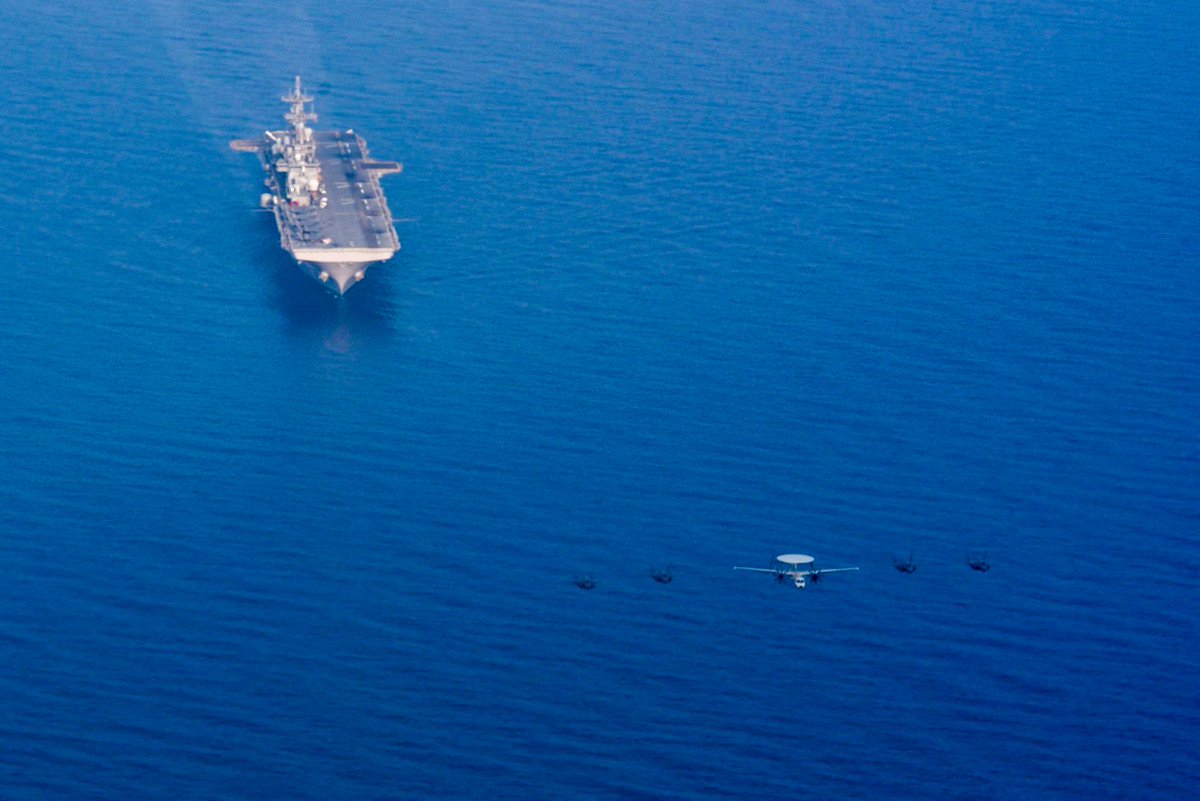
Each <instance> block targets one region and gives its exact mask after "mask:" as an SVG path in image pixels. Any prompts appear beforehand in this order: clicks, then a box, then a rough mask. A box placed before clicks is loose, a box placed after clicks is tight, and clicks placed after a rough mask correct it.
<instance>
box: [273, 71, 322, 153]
mask: <svg viewBox="0 0 1200 801" xmlns="http://www.w3.org/2000/svg"><path fill="white" fill-rule="evenodd" d="M279 99H280V100H282V101H283V102H284V103H289V104H291V107H292V108H291V110H290V111H289V112H288V113H287V114H284V115H283V118H284V119H285V120H287V121H288V122H290V123H291V124H292V130H293V131H295V132H296V138H297V139H298V140H299V141H301V142H307V141H309V140H310V139H311V138H312V132H311V131H310V130H309V129H308V126H306V125H305V124H304V123H306V122H316V121H317V115H316V114H314V113H312V112H311V111H309V110H308V109H307V108H305V106H307V105H308V104H309V103H311V102H313V99H312V96H311V95H306V94H304V91H303V90H302V89H301V88H300V76H299V75H297V76H296V88H295V89H293V90H292V93H291V94H290V95H284V96H283V97H281V98H279Z"/></svg>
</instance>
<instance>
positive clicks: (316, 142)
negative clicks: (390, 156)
mask: <svg viewBox="0 0 1200 801" xmlns="http://www.w3.org/2000/svg"><path fill="white" fill-rule="evenodd" d="M281 99H282V100H283V102H285V103H287V104H288V105H289V106H290V109H291V110H290V111H289V112H288V113H287V114H285V115H284V119H286V120H287V121H288V122H289V123H290V124H291V128H289V129H288V130H283V131H265V132H264V133H263V135H262V138H261V139H238V140H235V141H234V142H232V143H230V147H232V148H233V149H234V150H236V151H239V152H242V153H257V154H258V156H259V159H260V160H261V161H262V166H263V171H264V172H266V174H267V177H266V181H265V184H266V186H267V189H268V190H269V191H268V192H264V193H263V195H262V198H261V204H262V207H263V208H267V209H271V210H272V211H273V212H274V214H275V223H276V225H277V226H278V228H279V243H280V245H281V246H282V247H283V249H284V250H286V251H288V252H289V253H291V254H292V256H294V257H295V259H296V261H298V262H299V263H300V266H301V267H302V268H303V269H304V270H305V271H306V272H307V273H308V274H309V275H311V276H312V277H313V278H315V279H316V280H318V281H320V282H321V283H322V284H323V285H324V286H325V287H326V288H328V289H329V290H331V291H333V292H334V293H336V294H338V295H342V294H344V293H345V292H346V290H347V289H349V288H350V287H352V286H354V285H355V284H356V283H358V282H359V281H361V280H362V279H363V277H364V276H365V275H366V272H367V268H368V267H370V266H371V265H372V264H377V263H379V262H383V261H387V260H388V259H390V258H391V257H392V255H393V254H395V252H396V251H398V250H399V249H400V239H399V237H397V236H396V229H395V226H394V225H393V224H392V215H391V212H390V211H388V206H387V200H386V199H385V198H384V196H383V188H382V187H381V186H380V185H379V178H380V176H382V175H389V174H391V173H398V172H400V171H401V170H402V169H403V167H402V166H401V165H400V164H399V163H397V162H394V161H375V160H374V159H372V158H371V157H370V155H369V154H368V153H367V143H366V142H364V141H363V139H362V137H360V136H359V135H358V134H356V133H354V131H353V130H346V131H314V130H313V129H311V128H309V127H308V123H310V122H315V121H316V119H317V115H316V114H313V113H312V111H311V108H312V107H311V103H312V101H313V99H312V98H311V97H309V96H308V95H305V94H304V92H303V91H302V90H301V88H300V78H299V76H297V77H296V85H295V88H294V89H293V91H292V93H291V94H290V95H286V96H285V97H283V98H281Z"/></svg>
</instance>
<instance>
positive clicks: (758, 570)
mask: <svg viewBox="0 0 1200 801" xmlns="http://www.w3.org/2000/svg"><path fill="white" fill-rule="evenodd" d="M733 569H734V570H752V571H754V572H755V573H774V574H775V575H779V574H780V573H782V572H783V571H782V570H775V569H774V568H769V567H738V566H736V565H734V568H733Z"/></svg>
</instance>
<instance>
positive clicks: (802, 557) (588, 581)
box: [572, 551, 992, 590]
mask: <svg viewBox="0 0 1200 801" xmlns="http://www.w3.org/2000/svg"><path fill="white" fill-rule="evenodd" d="M775 562H777V563H778V564H772V565H771V566H770V567H744V566H741V565H735V566H734V568H733V569H734V570H748V571H751V572H754V573H769V574H771V575H773V576H775V581H776V582H777V583H779V584H782V583H783V582H785V581H787V580H790V581H791V582H792V584H793V585H794V586H795V587H796V589H798V590H802V589H804V588H805V587H807V586H809V585H810V584H816V583H818V582H819V581H821V577H822V576H824V575H825V574H826V573H848V572H851V571H857V570H858V569H859V568H857V567H823V568H818V567H817V566H816V557H813V556H810V555H808V554H803V553H784V554H780V555H779V556H777V557H775ZM892 565H893V566H894V567H895V568H896V570H898V571H899V572H901V573H904V574H906V575H911V574H912V573H915V572H917V563H916V562H914V561H913V555H912V552H911V551H910V552H909V554H908V558H906V559H900V558H897V557H895V556H893V557H892ZM967 566H968V567H969V568H971V570H973V571H975V572H977V573H986V572H988V571H989V570H991V569H992V566H991V563H989V562H988V561H987V559H986V558H985V557H983V556H979V555H972V556H968V557H967ZM650 578H651V579H653V580H654V581H655V582H656V583H658V584H670V583H671V582H672V581H673V580H674V579H675V570H674V568H671V567H667V568H658V567H655V568H651V570H650ZM572 583H573V584H574V585H575V586H576V587H578V588H579V589H581V590H594V589H595V588H596V580H595V579H594V578H592V576H591V574H588V575H585V576H576V577H575V579H574V581H573V582H572Z"/></svg>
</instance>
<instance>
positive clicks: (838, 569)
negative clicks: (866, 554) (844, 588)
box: [806, 567, 858, 576]
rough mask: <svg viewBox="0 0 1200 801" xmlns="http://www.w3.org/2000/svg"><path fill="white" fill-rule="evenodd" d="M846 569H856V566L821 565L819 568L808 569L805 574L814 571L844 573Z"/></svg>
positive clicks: (812, 573) (810, 573) (814, 572)
mask: <svg viewBox="0 0 1200 801" xmlns="http://www.w3.org/2000/svg"><path fill="white" fill-rule="evenodd" d="M847 570H858V568H857V567H823V568H821V569H820V570H810V571H808V573H807V574H806V575H809V576H811V575H814V574H816V573H845V572H846V571H847Z"/></svg>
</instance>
